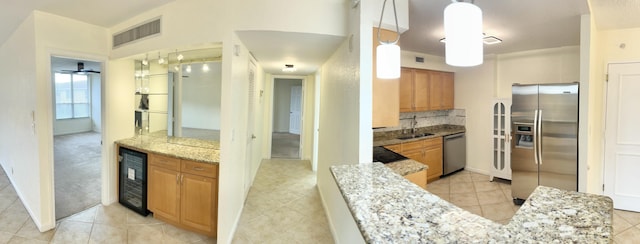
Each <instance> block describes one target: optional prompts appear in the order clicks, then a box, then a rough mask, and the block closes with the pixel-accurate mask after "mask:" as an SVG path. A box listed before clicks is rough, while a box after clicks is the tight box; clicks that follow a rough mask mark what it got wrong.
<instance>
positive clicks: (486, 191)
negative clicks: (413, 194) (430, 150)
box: [427, 171, 640, 243]
mask: <svg viewBox="0 0 640 244" xmlns="http://www.w3.org/2000/svg"><path fill="white" fill-rule="evenodd" d="M427 190H428V191H430V192H432V193H434V194H436V195H438V196H439V197H440V198H442V199H444V200H447V201H449V202H451V203H453V204H455V205H456V206H458V207H460V208H463V209H466V210H467V211H469V212H472V213H474V214H477V215H480V216H483V217H485V218H488V219H491V220H493V221H495V222H498V223H502V224H506V223H508V222H509V220H511V217H513V215H514V214H515V212H516V211H518V209H519V207H518V206H515V205H514V204H513V202H512V198H511V185H510V184H509V182H508V181H504V180H501V179H496V180H495V181H493V182H490V181H489V176H486V175H483V174H478V173H474V172H469V171H460V172H458V173H455V174H453V175H451V176H447V177H443V178H441V179H439V180H437V181H434V182H432V183H430V184H428V185H427ZM613 234H614V241H613V242H614V243H640V213H637V212H629V211H622V210H614V211H613Z"/></svg>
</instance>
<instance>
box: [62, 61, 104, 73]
mask: <svg viewBox="0 0 640 244" xmlns="http://www.w3.org/2000/svg"><path fill="white" fill-rule="evenodd" d="M62 71H63V72H69V73H73V74H87V73H94V74H100V71H95V70H92V69H84V63H83V62H78V69H77V70H62Z"/></svg>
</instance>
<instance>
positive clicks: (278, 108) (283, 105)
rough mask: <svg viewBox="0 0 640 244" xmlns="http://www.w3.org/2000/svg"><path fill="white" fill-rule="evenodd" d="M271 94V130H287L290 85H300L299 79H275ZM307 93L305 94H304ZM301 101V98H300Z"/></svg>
mask: <svg viewBox="0 0 640 244" xmlns="http://www.w3.org/2000/svg"><path fill="white" fill-rule="evenodd" d="M274 85H275V88H274V95H273V132H289V122H290V121H289V116H290V114H289V112H290V111H289V110H291V107H290V106H291V87H294V86H302V80H301V79H275V84H274ZM305 95H307V94H305ZM300 102H302V100H300Z"/></svg>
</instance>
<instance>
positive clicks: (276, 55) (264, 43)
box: [236, 31, 344, 75]
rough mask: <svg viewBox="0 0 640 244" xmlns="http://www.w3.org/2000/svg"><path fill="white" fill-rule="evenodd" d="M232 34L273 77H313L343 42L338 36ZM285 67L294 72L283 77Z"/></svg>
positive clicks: (286, 33)
mask: <svg viewBox="0 0 640 244" xmlns="http://www.w3.org/2000/svg"><path fill="white" fill-rule="evenodd" d="M236 33H237V34H238V37H239V38H240V39H241V40H242V42H243V43H244V44H245V45H246V46H247V48H248V49H249V50H250V51H251V53H252V54H253V56H254V57H255V58H256V59H257V60H258V62H259V63H260V65H262V67H263V68H264V70H265V72H267V73H271V74H274V75H308V74H313V73H314V72H315V71H316V70H317V69H318V68H319V67H320V65H322V63H324V62H325V61H326V60H327V59H328V58H329V56H330V55H331V54H333V52H334V51H335V50H336V49H337V48H338V46H339V45H340V43H342V41H343V40H344V37H341V36H331V35H320V34H310V33H294V32H280V31H237V32H236ZM285 64H293V65H294V67H295V68H296V69H297V70H296V71H295V72H293V73H285V72H283V71H282V68H284V67H285Z"/></svg>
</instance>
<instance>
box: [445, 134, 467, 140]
mask: <svg viewBox="0 0 640 244" xmlns="http://www.w3.org/2000/svg"><path fill="white" fill-rule="evenodd" d="M460 137H464V133H458V134H453V135H448V136H445V137H444V139H445V140H453V139H457V138H460Z"/></svg>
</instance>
